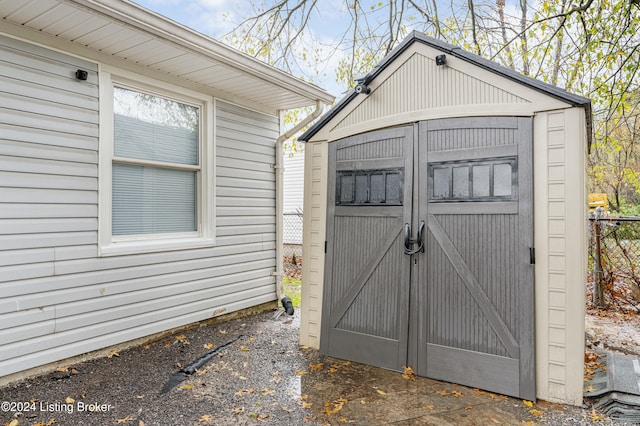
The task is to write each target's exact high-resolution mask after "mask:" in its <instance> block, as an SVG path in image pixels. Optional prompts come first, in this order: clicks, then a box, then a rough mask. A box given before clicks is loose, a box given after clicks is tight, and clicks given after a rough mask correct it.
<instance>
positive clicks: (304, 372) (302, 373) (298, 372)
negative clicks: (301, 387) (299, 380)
mask: <svg viewBox="0 0 640 426" xmlns="http://www.w3.org/2000/svg"><path fill="white" fill-rule="evenodd" d="M293 374H295V375H296V376H304V375H305V374H309V372H307V371H304V370H296V371H294V372H293Z"/></svg>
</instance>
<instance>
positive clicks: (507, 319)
mask: <svg viewBox="0 0 640 426" xmlns="http://www.w3.org/2000/svg"><path fill="white" fill-rule="evenodd" d="M531 140H532V127H531V119H530V118H518V117H477V118H464V119H443V120H432V121H423V122H420V123H415V124H413V125H408V126H404V127H397V128H392V129H385V130H380V131H374V132H370V133H367V134H362V135H357V136H353V137H349V138H346V139H342V140H339V141H336V142H334V143H332V144H330V148H329V158H330V160H329V194H328V212H327V254H326V256H327V257H326V264H325V267H326V270H325V284H324V296H323V297H324V298H323V319H322V336H321V351H322V352H323V353H325V354H328V355H331V356H335V357H339V358H345V359H350V360H353V361H358V362H363V363H366V364H371V365H376V366H379V367H383V368H388V369H392V370H398V371H400V370H401V369H402V365H410V366H412V367H413V368H414V370H415V371H416V373H417V374H418V375H420V376H424V377H430V378H434V379H439V380H445V381H450V382H455V383H460V384H464V385H468V386H473V387H479V388H482V389H486V390H490V391H494V392H498V393H502V394H506V395H512V396H517V397H520V398H526V399H535V374H534V373H535V371H534V304H533V299H534V294H533V265H532V263H533V261H534V259H533V251H532V246H533V212H532V208H533V205H532V165H531V156H532V148H531Z"/></svg>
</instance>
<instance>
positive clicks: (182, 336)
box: [176, 334, 187, 340]
mask: <svg viewBox="0 0 640 426" xmlns="http://www.w3.org/2000/svg"><path fill="white" fill-rule="evenodd" d="M186 338H187V336H185V335H184V334H180V335H178V336H176V340H184V339H186Z"/></svg>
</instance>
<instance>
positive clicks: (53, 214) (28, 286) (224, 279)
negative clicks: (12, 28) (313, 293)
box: [0, 37, 279, 376]
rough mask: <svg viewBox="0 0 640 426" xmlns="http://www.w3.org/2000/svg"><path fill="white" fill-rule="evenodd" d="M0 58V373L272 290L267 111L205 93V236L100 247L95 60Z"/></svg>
mask: <svg viewBox="0 0 640 426" xmlns="http://www.w3.org/2000/svg"><path fill="white" fill-rule="evenodd" d="M0 58H1V59H0V342H2V343H1V345H0V376H5V375H8V374H11V373H15V372H19V371H21V370H25V369H28V368H31V367H36V366H39V365H43V364H47V363H50V362H54V361H57V360H60V359H63V358H66V357H70V356H74V355H78V354H81V353H85V352H88V351H91V350H95V349H100V348H103V347H105V346H109V345H113V344H118V343H122V342H125V341H128V340H132V339H135V338H139V337H144V336H146V335H149V334H153V333H156V332H161V331H164V330H167V329H170V328H173V327H178V326H181V325H185V324H188V323H191V322H195V321H199V320H202V319H206V318H211V317H212V316H216V315H221V314H223V313H228V312H232V311H235V310H238V309H243V308H246V307H250V306H254V305H257V304H260V303H265V302H269V301H272V300H275V297H276V295H275V279H274V277H273V276H272V273H273V271H274V270H275V223H276V218H275V174H274V171H273V170H274V169H273V168H272V164H274V163H275V140H276V138H277V136H278V130H279V123H278V118H277V117H275V116H270V115H265V114H262V113H257V112H254V111H249V110H246V109H244V108H240V107H237V106H234V105H231V104H227V103H224V102H221V101H217V102H216V111H215V120H216V121H215V133H216V153H217V157H216V162H217V164H216V182H215V184H216V244H215V245H214V246H211V247H206V248H201V249H189V250H178V251H173V252H160V253H148V254H137V255H127V256H112V257H105V258H101V257H98V246H97V241H98V146H99V144H98V133H99V132H98V128H99V122H98V87H97V81H98V79H97V72H98V67H97V65H96V64H93V63H89V62H86V61H83V60H81V59H77V58H74V57H70V56H67V55H65V54H63V53H60V52H54V51H51V50H48V49H46V48H43V47H39V46H33V45H31V44H28V43H24V42H22V41H18V40H14V39H10V38H5V37H0ZM77 69H83V70H86V71H88V72H89V78H88V80H87V81H82V82H81V81H78V80H76V79H75V71H76V70H77Z"/></svg>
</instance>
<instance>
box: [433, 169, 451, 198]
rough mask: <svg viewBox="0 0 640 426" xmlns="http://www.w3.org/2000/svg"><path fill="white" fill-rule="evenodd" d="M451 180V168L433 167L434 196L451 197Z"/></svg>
mask: <svg viewBox="0 0 640 426" xmlns="http://www.w3.org/2000/svg"><path fill="white" fill-rule="evenodd" d="M450 180H451V169H450V168H449V167H446V168H434V169H433V198H443V199H446V198H449V197H450V195H449V183H450Z"/></svg>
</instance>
